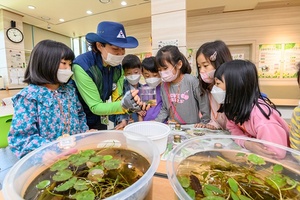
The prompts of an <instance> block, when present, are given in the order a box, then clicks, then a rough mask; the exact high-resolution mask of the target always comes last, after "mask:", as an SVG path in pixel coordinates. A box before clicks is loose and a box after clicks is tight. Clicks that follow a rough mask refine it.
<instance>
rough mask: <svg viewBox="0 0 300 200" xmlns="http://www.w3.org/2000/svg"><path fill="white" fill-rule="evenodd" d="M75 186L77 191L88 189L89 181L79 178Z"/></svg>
mask: <svg viewBox="0 0 300 200" xmlns="http://www.w3.org/2000/svg"><path fill="white" fill-rule="evenodd" d="M74 188H75V190H77V191H82V190H86V189H88V186H87V182H86V181H84V180H81V179H79V180H77V181H76V183H75V184H74Z"/></svg>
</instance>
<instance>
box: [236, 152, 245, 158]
mask: <svg viewBox="0 0 300 200" xmlns="http://www.w3.org/2000/svg"><path fill="white" fill-rule="evenodd" d="M236 156H237V157H244V156H245V153H241V152H239V153H237V154H236Z"/></svg>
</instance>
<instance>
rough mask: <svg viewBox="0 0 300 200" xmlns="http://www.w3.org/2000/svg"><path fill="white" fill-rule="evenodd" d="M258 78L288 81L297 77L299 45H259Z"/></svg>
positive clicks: (299, 55)
mask: <svg viewBox="0 0 300 200" xmlns="http://www.w3.org/2000/svg"><path fill="white" fill-rule="evenodd" d="M258 53H259V63H258V76H259V78H268V79H289V78H296V77H297V70H298V69H297V66H296V65H297V63H298V62H300V43H278V44H260V45H259V52H258Z"/></svg>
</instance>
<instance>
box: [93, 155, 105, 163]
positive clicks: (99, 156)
mask: <svg viewBox="0 0 300 200" xmlns="http://www.w3.org/2000/svg"><path fill="white" fill-rule="evenodd" d="M102 160H103V156H101V155H97V156H94V157H91V159H90V161H91V162H94V163H97V162H100V161H102Z"/></svg>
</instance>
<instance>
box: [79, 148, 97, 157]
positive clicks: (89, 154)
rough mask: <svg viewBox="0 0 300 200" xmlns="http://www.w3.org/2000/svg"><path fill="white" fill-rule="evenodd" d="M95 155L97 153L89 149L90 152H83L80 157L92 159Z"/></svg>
mask: <svg viewBox="0 0 300 200" xmlns="http://www.w3.org/2000/svg"><path fill="white" fill-rule="evenodd" d="M95 153H96V152H95V150H92V149H88V150H85V151H82V152H81V153H80V155H81V156H82V157H90V156H92V155H94V154H95Z"/></svg>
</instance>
